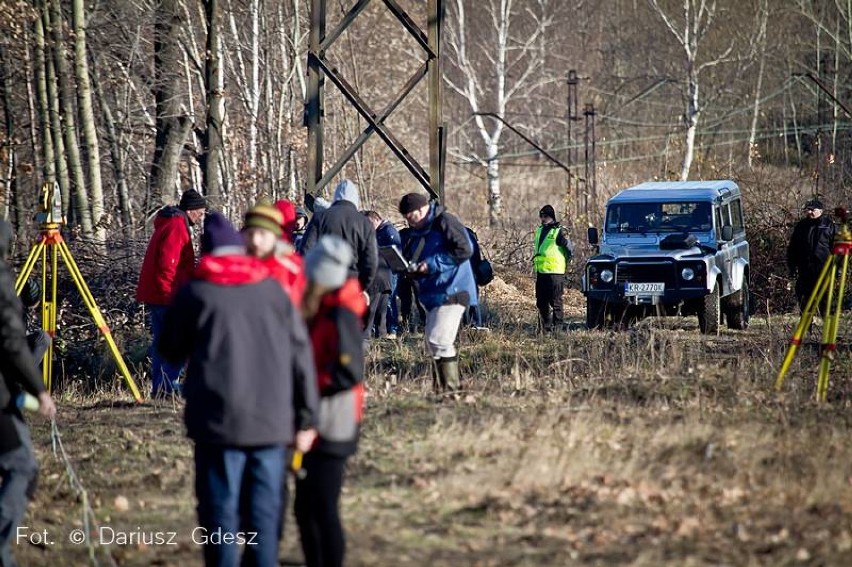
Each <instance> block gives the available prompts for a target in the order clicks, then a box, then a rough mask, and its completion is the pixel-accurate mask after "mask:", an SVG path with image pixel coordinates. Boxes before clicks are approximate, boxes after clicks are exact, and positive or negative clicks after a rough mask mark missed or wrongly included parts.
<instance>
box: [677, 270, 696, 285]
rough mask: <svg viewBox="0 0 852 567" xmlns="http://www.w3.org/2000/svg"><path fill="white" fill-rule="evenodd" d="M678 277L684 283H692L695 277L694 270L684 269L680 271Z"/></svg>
mask: <svg viewBox="0 0 852 567" xmlns="http://www.w3.org/2000/svg"><path fill="white" fill-rule="evenodd" d="M680 277H682V278H683V279H684V280H686V281H688V282H689V281H692V279H693V278H694V277H695V270H693V269H692V268H684V269H682V270H681V271H680Z"/></svg>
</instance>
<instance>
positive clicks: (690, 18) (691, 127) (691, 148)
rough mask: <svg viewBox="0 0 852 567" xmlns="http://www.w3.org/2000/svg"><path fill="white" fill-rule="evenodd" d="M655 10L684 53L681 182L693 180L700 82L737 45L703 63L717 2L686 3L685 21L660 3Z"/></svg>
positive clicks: (652, 0)
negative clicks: (667, 11)
mask: <svg viewBox="0 0 852 567" xmlns="http://www.w3.org/2000/svg"><path fill="white" fill-rule="evenodd" d="M649 2H650V3H651V7H652V8H653V9H654V11H655V12H656V13H657V14H658V15H659V16H660V18H661V19H662V20H663V23H665V25H666V28H668V30H669V32H671V34H672V35H673V36H674V37H675V39H676V40H677V42H678V43H679V44H680V46H681V47H682V48H683V51H684V67H685V68H684V71H685V75H686V93H685V94H686V109H685V114H684V116H683V120H684V123H685V125H686V139H685V144H684V152H683V161H682V162H681V168H680V179H681V180H682V181H686V180H687V179H688V178H689V170H690V168H691V167H692V160H693V158H694V156H695V134H696V132H697V131H698V121H699V119H700V117H701V112H702V107H701V104H700V97H699V84H700V82H699V79H700V76H701V72H702V71H703V70H705V69H707V68H709V67H714V66H716V65H719V64H720V63H724V62H726V61H728V60H729V57H730V55H731V52H732V51H733V49H734V44H733V42H732V43H731V44H730V45H728V47H727V48H726V49H725V50H724V51H722V52H721V53H720V54H718V55H716V56H714V57H712V58H709V59H707V60H705V61H701V62H699V52H700V51H701V47H702V45H701V43H702V41H703V40H704V39H705V38H706V36H707V33H708V31H709V30H710V29H711V28H712V27H713V22H714V20H715V19H716V12H717V7H716V0H710V2H708V0H682V6H681V7H682V18H681V19H679V20H676V19H675V17H673V16H671V15H670V14H668V13H666V11H665V9H664V8H663V7H661V6H660V2H659V0H649Z"/></svg>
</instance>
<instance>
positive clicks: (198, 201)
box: [178, 189, 207, 211]
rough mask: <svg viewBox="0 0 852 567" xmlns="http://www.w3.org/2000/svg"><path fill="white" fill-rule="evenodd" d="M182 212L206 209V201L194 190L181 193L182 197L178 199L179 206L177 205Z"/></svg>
mask: <svg viewBox="0 0 852 567" xmlns="http://www.w3.org/2000/svg"><path fill="white" fill-rule="evenodd" d="M178 208H180V209H181V210H183V211H194V210H196V209H206V208H207V199H205V198H204V197H203V196H202V195H201V193H199V192H198V191H196V190H195V189H187V190H186V191H184V192H183V195H181V197H180V204H179V205H178Z"/></svg>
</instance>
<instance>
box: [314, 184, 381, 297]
mask: <svg viewBox="0 0 852 567" xmlns="http://www.w3.org/2000/svg"><path fill="white" fill-rule="evenodd" d="M314 204H315V205H316V202H315V203H314ZM360 208H361V197H360V195H359V194H358V186H357V185H355V184H354V183H353V182H351V181H349V180H348V179H344V180H343V181H341V182H340V183H338V184H337V188H336V189H335V190H334V202H333V203H332V204H331V206H330V207H329V208H328V209H326V210H324V211H322V212H315V213H314V218H312V219H311V222H310V223H309V224H308V228H307V231H306V232H305V237H304V239H303V240H302V253H303V254H305V255H307V253H308V252H310V251H311V248H313V247H314V246H315V245H316V243H317V241H318V240H319V238H320V237H321V236H323V235H325V234H333V235H335V236H339V237H340V238H342V239H343V240H345V241H346V242H348V243H349V245H350V246H351V247H352V253H353V258H352V265H351V266H350V267H349V273H350V275H352V276H355V277H357V278H358V281H359V282H361V288H362V289H364V290H367V289H368V288H369V287H370V284H371V283H373V278H375V277H376V270H378V266H379V256H378V249H377V245H376V231H375V230H373V225H371V224H370V221H369V220H367V217H365V216H364V215H363V214H361V211H360V210H359V209H360Z"/></svg>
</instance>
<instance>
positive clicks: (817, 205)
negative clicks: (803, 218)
mask: <svg viewBox="0 0 852 567" xmlns="http://www.w3.org/2000/svg"><path fill="white" fill-rule="evenodd" d="M805 208H806V209H820V210H822V209H824V208H825V207H823V206H822V201H820V200H819V199H811V200H810V201H808V202H807V203H805Z"/></svg>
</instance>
